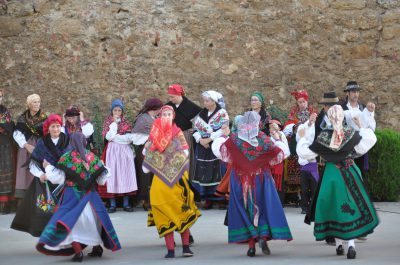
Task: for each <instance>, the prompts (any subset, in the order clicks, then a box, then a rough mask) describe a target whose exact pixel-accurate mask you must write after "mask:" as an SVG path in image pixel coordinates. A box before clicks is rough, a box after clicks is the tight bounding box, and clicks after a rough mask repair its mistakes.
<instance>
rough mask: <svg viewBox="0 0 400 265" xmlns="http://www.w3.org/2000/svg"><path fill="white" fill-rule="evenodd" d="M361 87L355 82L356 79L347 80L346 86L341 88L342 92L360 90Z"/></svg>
mask: <svg viewBox="0 0 400 265" xmlns="http://www.w3.org/2000/svg"><path fill="white" fill-rule="evenodd" d="M360 90H361V87H360V85H359V84H357V82H356V81H349V82H347V85H346V88H345V89H344V90H343V91H344V92H349V91H360Z"/></svg>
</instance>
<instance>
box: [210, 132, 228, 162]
mask: <svg viewBox="0 0 400 265" xmlns="http://www.w3.org/2000/svg"><path fill="white" fill-rule="evenodd" d="M226 140H228V138H225V137H218V138H216V139H215V140H214V141H213V142H212V144H211V150H212V152H213V153H214V155H215V156H216V157H217V158H219V159H222V155H221V151H220V150H221V146H222V145H223V144H224V143H225V142H226Z"/></svg>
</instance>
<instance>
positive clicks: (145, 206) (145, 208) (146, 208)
mask: <svg viewBox="0 0 400 265" xmlns="http://www.w3.org/2000/svg"><path fill="white" fill-rule="evenodd" d="M142 207H143V210H144V211H145V212H148V211H149V205H148V203H147V202H144V203H143V204H142Z"/></svg>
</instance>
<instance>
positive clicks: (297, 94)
mask: <svg viewBox="0 0 400 265" xmlns="http://www.w3.org/2000/svg"><path fill="white" fill-rule="evenodd" d="M290 95H292V96H294V98H295V99H296V100H299V99H300V98H304V99H305V100H306V101H308V93H307V91H306V90H299V91H293V92H290Z"/></svg>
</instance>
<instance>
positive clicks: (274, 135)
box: [271, 131, 282, 141]
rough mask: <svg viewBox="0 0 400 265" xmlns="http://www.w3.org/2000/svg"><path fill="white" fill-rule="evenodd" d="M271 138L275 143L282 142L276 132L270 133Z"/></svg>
mask: <svg viewBox="0 0 400 265" xmlns="http://www.w3.org/2000/svg"><path fill="white" fill-rule="evenodd" d="M271 136H272V138H274V139H275V140H277V141H280V140H282V139H281V134H280V133H279V132H277V131H275V132H273V133H271Z"/></svg>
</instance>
